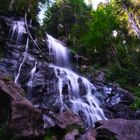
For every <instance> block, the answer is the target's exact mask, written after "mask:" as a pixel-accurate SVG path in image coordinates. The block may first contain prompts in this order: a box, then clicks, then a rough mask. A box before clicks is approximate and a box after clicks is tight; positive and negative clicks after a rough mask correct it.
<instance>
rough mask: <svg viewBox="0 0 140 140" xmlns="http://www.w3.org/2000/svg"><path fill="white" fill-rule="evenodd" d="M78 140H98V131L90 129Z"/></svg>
mask: <svg viewBox="0 0 140 140" xmlns="http://www.w3.org/2000/svg"><path fill="white" fill-rule="evenodd" d="M78 140H96V130H95V129H94V128H90V129H88V130H87V131H86V132H85V133H84V134H82V135H81V136H80V138H79V139H78Z"/></svg>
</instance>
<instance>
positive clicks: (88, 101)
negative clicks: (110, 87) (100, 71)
mask: <svg viewBox="0 0 140 140" xmlns="http://www.w3.org/2000/svg"><path fill="white" fill-rule="evenodd" d="M47 37H48V38H47V39H48V40H47V41H48V43H49V44H48V46H49V49H51V51H50V53H54V54H55V58H56V59H60V58H61V61H57V63H56V62H54V65H52V64H51V65H50V67H52V68H54V71H55V75H56V77H57V78H58V82H57V87H58V91H59V100H60V103H61V106H62V109H61V111H63V108H65V107H66V106H67V105H66V104H65V102H64V95H65V94H68V98H69V101H70V102H71V103H72V106H71V110H72V111H73V112H74V113H75V114H77V115H80V116H81V115H82V116H83V117H84V119H85V122H86V123H87V124H88V126H91V125H94V122H95V121H97V120H103V119H106V117H105V115H104V113H103V110H102V109H101V108H100V105H99V101H98V100H97V98H96V94H98V93H97V91H96V88H95V86H94V85H93V84H92V83H90V82H89V81H88V80H87V79H86V78H84V77H81V76H79V75H78V74H76V73H75V72H73V71H72V70H70V69H69V68H67V67H68V65H62V64H69V62H68V51H67V49H66V47H65V46H63V45H62V43H61V42H58V41H57V40H56V39H54V38H53V37H51V36H50V35H47ZM62 61H63V63H61V62H62ZM59 62H60V63H59ZM56 65H57V66H56ZM59 65H61V67H60V66H59ZM65 85H67V90H68V91H65V92H67V93H64V91H63V88H64V86H65ZM81 90H82V91H81Z"/></svg>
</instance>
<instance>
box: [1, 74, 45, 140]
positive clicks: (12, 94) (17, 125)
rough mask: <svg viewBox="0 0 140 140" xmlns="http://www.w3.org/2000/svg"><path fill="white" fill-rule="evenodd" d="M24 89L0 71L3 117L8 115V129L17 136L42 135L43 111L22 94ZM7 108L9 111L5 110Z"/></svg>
mask: <svg viewBox="0 0 140 140" xmlns="http://www.w3.org/2000/svg"><path fill="white" fill-rule="evenodd" d="M23 93H24V91H23V90H22V89H21V88H20V87H19V86H17V85H16V84H15V83H13V82H11V81H9V80H7V78H5V76H3V75H2V74H1V73H0V105H1V110H2V114H1V119H2V120H3V119H4V117H5V116H6V117H7V120H5V121H8V123H9V125H8V130H9V131H10V132H12V133H13V134H14V135H15V136H16V137H17V138H23V137H26V138H30V137H32V138H33V137H38V136H42V135H43V133H44V131H43V120H42V116H41V112H40V111H39V110H37V109H36V108H35V107H34V106H33V104H32V103H31V102H30V101H29V100H27V99H26V98H25V97H23V96H22V94H23ZM4 110H6V111H7V112H4Z"/></svg>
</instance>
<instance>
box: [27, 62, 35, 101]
mask: <svg viewBox="0 0 140 140" xmlns="http://www.w3.org/2000/svg"><path fill="white" fill-rule="evenodd" d="M36 66H37V62H35V65H34V67H33V69H32V70H31V73H30V79H29V82H28V91H27V92H28V93H27V96H28V98H29V99H30V98H32V85H33V80H34V74H35V72H36Z"/></svg>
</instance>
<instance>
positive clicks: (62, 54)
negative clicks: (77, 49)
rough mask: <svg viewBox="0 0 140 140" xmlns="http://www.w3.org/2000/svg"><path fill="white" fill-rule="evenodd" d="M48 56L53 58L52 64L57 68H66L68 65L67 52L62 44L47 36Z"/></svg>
mask: <svg viewBox="0 0 140 140" xmlns="http://www.w3.org/2000/svg"><path fill="white" fill-rule="evenodd" d="M47 38H48V47H49V54H50V56H53V59H54V63H55V64H56V65H57V66H67V67H68V65H69V58H68V50H67V48H66V47H65V46H64V45H63V44H62V42H60V41H58V40H56V39H54V38H53V37H52V36H50V35H48V34H47Z"/></svg>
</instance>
